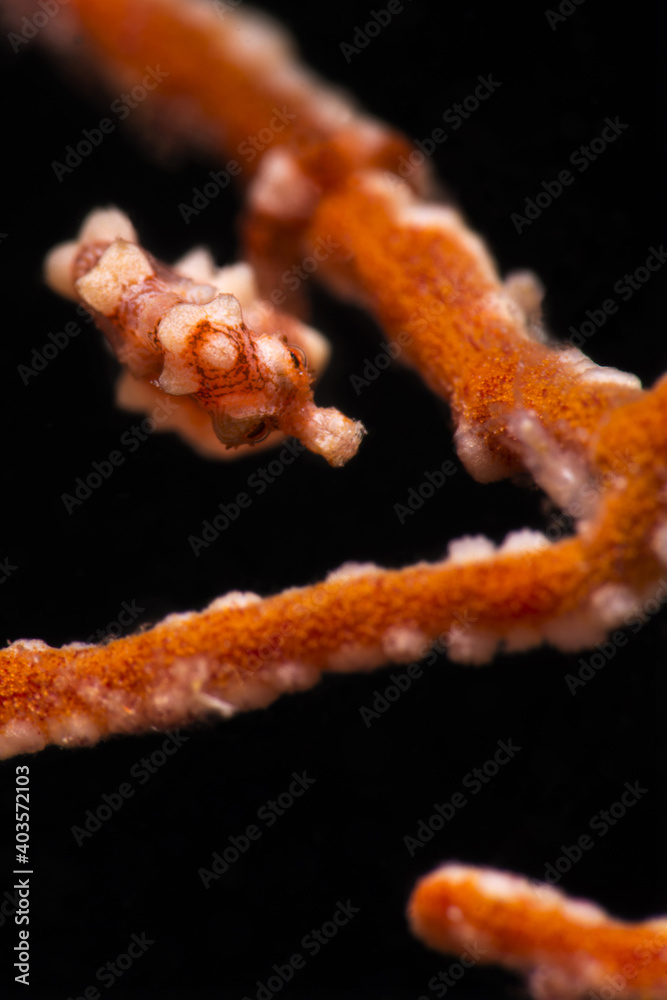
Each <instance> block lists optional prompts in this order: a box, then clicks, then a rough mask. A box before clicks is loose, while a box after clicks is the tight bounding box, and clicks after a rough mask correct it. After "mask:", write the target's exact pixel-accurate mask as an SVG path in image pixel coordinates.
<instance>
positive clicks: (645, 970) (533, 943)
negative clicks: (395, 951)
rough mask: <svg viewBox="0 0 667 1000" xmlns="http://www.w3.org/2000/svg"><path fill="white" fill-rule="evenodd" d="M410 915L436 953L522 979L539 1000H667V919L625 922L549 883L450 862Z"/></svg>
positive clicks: (422, 887)
mask: <svg viewBox="0 0 667 1000" xmlns="http://www.w3.org/2000/svg"><path fill="white" fill-rule="evenodd" d="M409 918H410V924H411V927H412V930H413V931H414V933H415V934H416V935H417V937H419V938H421V939H422V940H423V941H424V942H425V943H426V944H428V945H430V946H431V947H432V948H437V949H439V950H440V951H449V952H458V951H460V950H461V949H465V948H471V947H472V948H473V949H474V954H475V960H476V961H480V962H485V963H489V962H497V963H500V964H502V965H505V966H506V967H507V968H509V969H512V970H516V971H518V972H521V973H523V974H524V975H525V976H526V977H527V979H528V986H529V989H530V992H531V995H532V996H533V997H535V1000H582V998H584V997H592V996H598V995H601V996H610V997H611V996H614V997H617V998H618V1000H649V998H650V1000H664V998H665V997H667V978H666V972H667V919H665V918H664V917H662V918H657V919H654V920H649V921H645V922H642V923H624V922H622V921H620V920H614V919H613V917H610V916H609V914H607V913H605V912H604V910H602V909H600V908H599V907H597V906H594V905H593V904H591V903H588V902H586V901H584V900H579V899H570V898H568V897H567V896H565V895H564V893H562V892H560V891H559V890H557V889H554V888H552V887H551V886H548V885H545V884H544V883H535V882H529V881H528V880H527V879H524V878H521V877H520V876H517V875H514V874H511V873H509V872H498V871H495V870H494V869H491V868H472V867H466V866H464V865H458V864H448V865H443V866H442V867H441V868H438V869H436V870H435V871H434V872H431V873H430V874H429V875H427V876H426V877H425V878H423V879H421V880H420V881H419V882H418V883H417V886H416V888H415V890H414V892H413V894H412V897H411V899H410V904H409ZM598 990H601V991H603V992H602V993H601V994H598V993H597V991H598ZM593 991H596V992H593Z"/></svg>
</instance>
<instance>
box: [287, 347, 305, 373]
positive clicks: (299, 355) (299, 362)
mask: <svg viewBox="0 0 667 1000" xmlns="http://www.w3.org/2000/svg"><path fill="white" fill-rule="evenodd" d="M289 352H290V355H291V358H292V361H293V362H294V367H295V368H299V369H301V368H307V367H308V358H307V357H306V352H305V351H303V350H302V349H301V348H300V347H290V349H289Z"/></svg>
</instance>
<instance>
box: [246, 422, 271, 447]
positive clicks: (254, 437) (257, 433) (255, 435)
mask: <svg viewBox="0 0 667 1000" xmlns="http://www.w3.org/2000/svg"><path fill="white" fill-rule="evenodd" d="M270 433H271V429H270V428H269V427H267V426H266V423H265V422H264V421H263V420H262V422H261V423H260V424H257V426H256V427H255V429H254V430H252V431H249V432H248V433H247V434H246V440H247V441H249V442H250V443H251V444H259V442H260V441H264V440H266V438H267V437H268V436H269V434H270Z"/></svg>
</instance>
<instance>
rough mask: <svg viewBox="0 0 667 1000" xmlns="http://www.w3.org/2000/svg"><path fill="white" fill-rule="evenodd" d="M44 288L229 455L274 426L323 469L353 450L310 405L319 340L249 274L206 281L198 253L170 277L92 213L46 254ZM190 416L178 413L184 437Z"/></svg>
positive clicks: (122, 229)
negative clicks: (184, 400) (196, 409)
mask: <svg viewBox="0 0 667 1000" xmlns="http://www.w3.org/2000/svg"><path fill="white" fill-rule="evenodd" d="M202 279H203V280H202ZM46 280H47V282H48V284H49V285H50V286H51V288H53V289H54V291H58V292H60V293H61V294H63V295H66V296H68V297H70V298H74V299H79V301H80V302H81V303H82V304H83V305H85V306H86V308H87V309H89V310H90V312H91V313H92V315H93V317H94V318H95V321H96V323H97V325H98V326H99V327H100V328H101V329H102V330H103V332H104V333H105V335H106V337H107V340H108V341H109V343H110V344H111V346H112V348H113V350H114V351H115V353H116V356H117V357H118V359H119V361H121V362H122V363H123V364H124V365H126V366H127V369H128V371H129V373H130V375H131V376H132V377H133V378H134V379H137V380H139V381H140V382H143V383H144V384H145V383H150V384H151V385H152V386H154V387H155V389H156V390H159V391H160V392H161V393H167V394H168V395H172V396H187V397H189V399H191V400H193V401H194V402H195V403H197V404H198V405H199V406H200V407H201V408H202V409H203V410H205V411H206V412H207V413H208V414H209V416H210V418H211V421H212V424H213V429H214V431H215V434H216V436H217V438H218V439H219V441H220V442H221V443H222V444H223V445H225V446H226V447H227V448H238V447H239V446H240V445H244V444H245V445H252V444H253V443H254V442H256V441H261V440H264V439H265V438H266V437H267V435H268V434H270V432H271V431H273V430H275V429H276V428H278V429H280V430H281V431H282V432H283V433H285V434H292V435H294V436H295V437H298V438H299V439H300V440H301V441H302V442H303V444H305V445H306V447H307V448H310V450H311V451H314V452H316V453H317V454H320V455H323V456H324V457H325V458H326V459H327V461H328V462H329V463H330V464H331V465H343V464H344V463H345V462H346V461H347V460H348V459H349V458H350V457H351V456H352V455H354V454H355V452H356V451H357V448H358V447H359V442H360V441H361V437H362V434H363V428H362V427H361V425H360V424H359V423H357V422H355V421H353V420H349V419H348V418H347V417H344V416H343V414H342V413H339V411H338V410H335V409H333V408H330V409H326V410H322V409H319V408H318V407H316V406H315V404H314V402H313V399H312V392H311V388H310V384H311V375H310V373H309V371H308V368H307V362H306V357H307V354H311V355H312V354H313V353H314V354H315V355H316V359H317V363H318V367H321V363H322V360H323V358H324V357H325V356H326V347H325V346H323V338H321V337H320V336H319V335H318V334H316V333H315V331H313V330H310V329H309V328H308V327H306V326H304V324H303V323H300V322H299V321H298V320H296V319H294V318H292V317H291V316H287V315H285V314H284V313H280V312H278V310H276V309H275V308H274V307H273V306H272V305H271V303H270V302H264V301H262V300H260V299H259V298H258V295H257V290H256V287H255V283H254V278H253V274H252V269H251V268H249V267H248V266H247V265H244V264H239V265H237V266H236V267H229V268H221V269H220V270H217V271H216V269H215V268H214V267H213V263H212V261H211V260H210V258H208V257H207V255H206V254H205V251H199V252H195V253H193V254H190V255H188V257H187V258H185V259H184V260H183V261H181V262H180V264H177V265H176V269H172V268H169V267H167V266H166V265H165V264H162V263H160V262H159V261H157V260H155V258H154V257H152V256H151V255H150V254H148V253H146V251H144V250H142V248H141V247H140V246H139V245H138V243H137V235H136V233H135V232H134V230H133V228H132V225H131V223H130V221H129V219H127V218H126V216H124V215H123V214H122V213H121V212H118V211H117V210H114V209H111V210H106V211H104V210H102V211H97V212H93V213H91V215H90V216H89V217H88V219H87V220H86V221H85V222H84V224H83V227H82V229H81V232H80V233H79V236H78V238H77V240H76V241H74V242H71V243H63V244H61V245H60V246H58V247H56V248H55V249H54V250H53V251H52V252H51V253H50V255H49V257H48V259H47V261H46ZM241 303H243V305H244V306H245V308H246V315H247V319H248V321H249V322H252V324H253V329H251V328H250V327H249V326H248V325H247V324H246V322H245V321H244V314H243V311H242V308H241ZM126 393H127V390H126ZM131 398H132V396H131V394H130V399H131ZM189 416H190V410H188V409H183V410H181V411H180V412H179V419H180V422H181V423H182V424H185V425H187V426H188V427H189V429H190V430H191V429H192V420H191V419H189ZM203 447H205V445H204V446H203Z"/></svg>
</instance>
